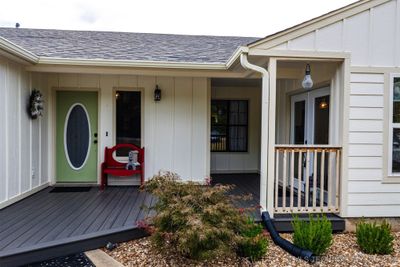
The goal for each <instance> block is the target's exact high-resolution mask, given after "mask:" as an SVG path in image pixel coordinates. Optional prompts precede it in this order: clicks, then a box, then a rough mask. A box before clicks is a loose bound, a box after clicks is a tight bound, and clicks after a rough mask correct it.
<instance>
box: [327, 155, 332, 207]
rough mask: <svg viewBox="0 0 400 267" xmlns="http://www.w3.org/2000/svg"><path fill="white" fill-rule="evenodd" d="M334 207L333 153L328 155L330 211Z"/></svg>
mask: <svg viewBox="0 0 400 267" xmlns="http://www.w3.org/2000/svg"><path fill="white" fill-rule="evenodd" d="M331 207H332V152H331V151H329V154H328V210H330V209H331Z"/></svg>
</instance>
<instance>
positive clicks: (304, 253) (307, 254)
mask: <svg viewBox="0 0 400 267" xmlns="http://www.w3.org/2000/svg"><path fill="white" fill-rule="evenodd" d="M261 218H262V221H263V222H264V225H265V227H266V228H267V230H268V232H269V234H270V235H271V238H272V240H273V241H274V243H275V244H276V245H278V246H280V247H281V248H283V249H284V250H286V251H287V252H289V253H290V254H291V255H293V256H295V257H297V258H301V259H303V260H305V261H307V262H309V263H315V261H316V260H317V258H316V256H315V255H313V253H312V252H311V251H309V250H307V249H302V248H299V247H297V246H295V245H293V244H292V243H290V242H289V241H287V240H286V239H284V238H282V237H281V236H280V235H279V233H278V232H277V231H276V229H275V226H274V224H273V222H272V219H271V217H270V216H269V213H268V211H264V212H262V214H261Z"/></svg>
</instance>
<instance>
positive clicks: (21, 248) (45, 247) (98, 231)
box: [0, 187, 153, 266]
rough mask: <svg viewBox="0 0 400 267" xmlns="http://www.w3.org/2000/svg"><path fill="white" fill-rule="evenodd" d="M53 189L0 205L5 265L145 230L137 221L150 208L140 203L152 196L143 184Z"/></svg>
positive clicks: (0, 244)
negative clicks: (62, 190)
mask: <svg viewBox="0 0 400 267" xmlns="http://www.w3.org/2000/svg"><path fill="white" fill-rule="evenodd" d="M51 189H52V188H51V187H48V188H45V189H43V190H41V191H40V192H38V193H36V194H34V195H32V196H30V197H27V198H25V199H23V200H21V201H19V202H17V203H15V204H13V205H11V206H9V207H6V208H4V209H2V210H0V218H1V219H2V222H1V223H0V265H1V263H3V262H5V263H7V264H10V262H11V265H10V266H13V260H15V262H18V264H21V263H27V262H29V260H31V261H32V260H34V259H44V258H45V257H49V255H50V256H53V254H49V251H55V252H56V253H58V254H62V253H63V249H62V248H63V245H65V246H64V247H65V248H66V249H68V250H69V251H75V250H79V249H80V250H84V249H88V248H92V247H93V246H97V247H99V244H104V245H105V243H106V240H115V241H121V240H127V239H129V238H132V237H133V236H143V235H144V233H143V231H142V230H140V229H137V228H136V227H135V226H136V223H135V220H136V218H138V217H140V215H141V214H147V213H148V211H147V210H143V211H141V207H142V205H143V204H144V203H147V204H148V203H151V202H152V198H153V196H152V195H150V194H148V193H146V192H141V191H139V188H138V187H107V188H106V190H105V191H100V190H99V189H98V188H95V187H94V188H91V190H89V191H88V192H62V193H50V190H51ZM136 229H137V230H136ZM135 231H136V232H135ZM79 242H81V243H79ZM64 243H65V244H64ZM35 251H37V254H35ZM77 252H78V251H77ZM13 255H15V257H14V258H13ZM27 255H30V256H29V257H31V259H30V258H29V257H28V256H27ZM54 255H55V254H54ZM2 260H3V261H2ZM2 266H3V265H2ZM5 266H7V265H5Z"/></svg>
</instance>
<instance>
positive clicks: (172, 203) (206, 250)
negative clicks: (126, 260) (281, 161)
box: [143, 173, 247, 260]
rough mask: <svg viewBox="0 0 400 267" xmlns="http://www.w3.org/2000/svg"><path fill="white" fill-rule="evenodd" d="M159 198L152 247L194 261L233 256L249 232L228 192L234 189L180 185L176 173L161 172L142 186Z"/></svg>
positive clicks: (192, 183) (152, 220)
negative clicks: (243, 236) (242, 235)
mask: <svg viewBox="0 0 400 267" xmlns="http://www.w3.org/2000/svg"><path fill="white" fill-rule="evenodd" d="M143 189H144V190H146V191H148V192H150V193H151V194H153V195H154V196H156V197H157V200H158V201H157V202H156V204H155V205H154V207H151V208H153V209H154V210H155V211H156V215H154V217H153V218H152V219H151V221H149V223H150V224H152V226H153V228H152V230H153V234H152V241H153V244H154V245H155V246H156V247H157V248H159V249H161V250H163V249H169V250H173V251H175V252H177V253H178V254H180V255H182V256H184V257H188V258H191V259H195V260H205V259H210V258H214V257H217V256H225V255H231V254H234V253H235V251H236V248H237V246H238V242H239V240H241V235H240V233H241V230H242V229H247V228H246V227H245V226H246V218H245V217H244V216H243V215H242V214H240V212H239V211H238V210H237V208H235V207H234V205H233V199H231V198H230V197H229V195H228V194H227V192H228V191H229V190H231V189H232V186H227V185H215V186H204V185H201V184H200V183H195V182H181V181H180V179H179V177H178V176H177V175H176V174H173V173H162V174H159V175H157V176H154V177H153V178H152V179H150V180H149V181H147V182H146V183H145V185H144V187H143Z"/></svg>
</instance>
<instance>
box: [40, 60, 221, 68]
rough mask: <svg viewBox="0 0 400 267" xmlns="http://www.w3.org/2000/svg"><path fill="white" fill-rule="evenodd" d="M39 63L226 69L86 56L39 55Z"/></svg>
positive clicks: (196, 64)
mask: <svg viewBox="0 0 400 267" xmlns="http://www.w3.org/2000/svg"><path fill="white" fill-rule="evenodd" d="M38 63H39V64H49V65H75V66H100V67H137V68H162V69H166V68H169V69H198V70H226V66H225V64H224V63H215V64H210V63H197V62H184V63H183V62H171V61H147V60H111V59H86V58H77V59H72V58H54V57H40V58H39V61H38Z"/></svg>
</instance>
